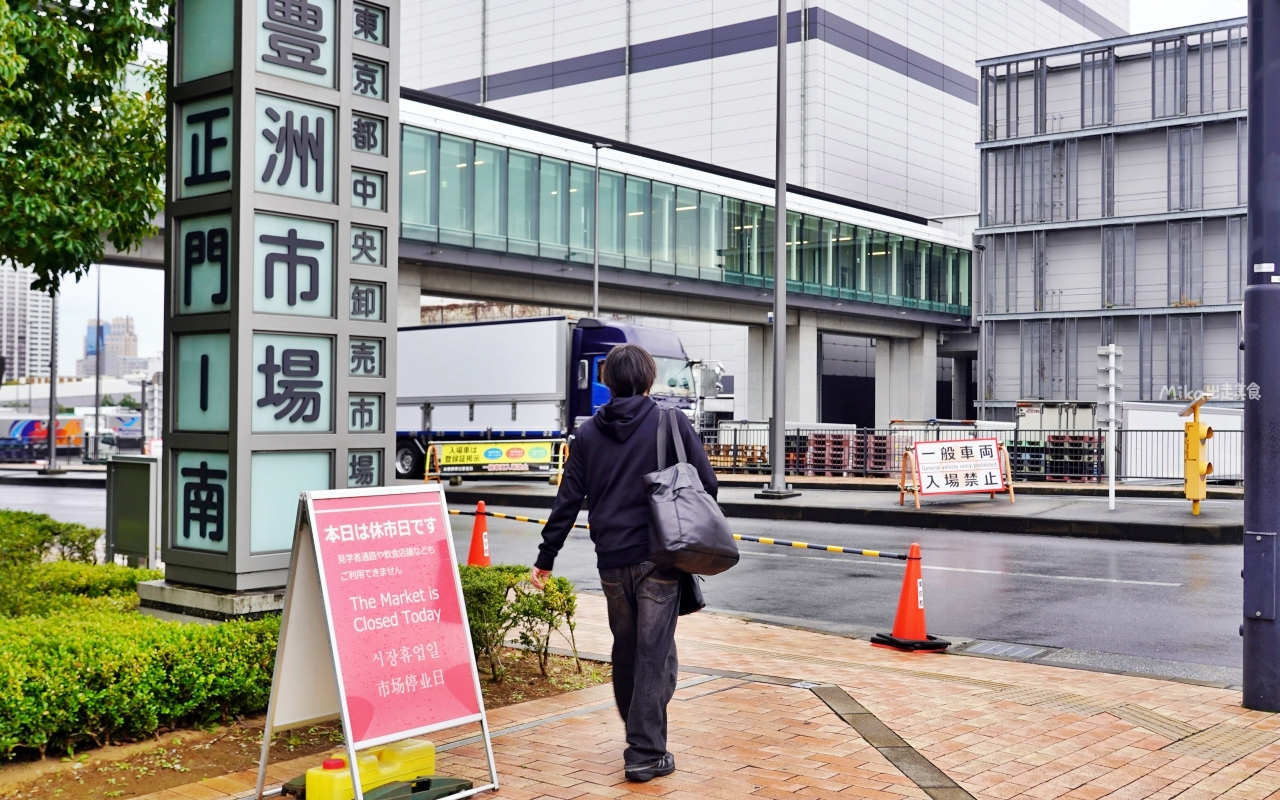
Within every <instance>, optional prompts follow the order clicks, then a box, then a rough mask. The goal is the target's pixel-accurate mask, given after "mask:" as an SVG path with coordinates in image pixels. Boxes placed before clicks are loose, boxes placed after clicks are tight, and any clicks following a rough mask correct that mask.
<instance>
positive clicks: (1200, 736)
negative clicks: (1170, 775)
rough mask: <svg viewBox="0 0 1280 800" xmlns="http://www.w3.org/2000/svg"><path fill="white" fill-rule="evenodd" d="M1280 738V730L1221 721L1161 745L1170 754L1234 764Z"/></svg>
mask: <svg viewBox="0 0 1280 800" xmlns="http://www.w3.org/2000/svg"><path fill="white" fill-rule="evenodd" d="M1277 739H1280V730H1275V731H1260V730H1255V729H1253V728H1242V727H1240V726H1239V725H1229V724H1227V723H1225V722H1224V723H1219V724H1217V725H1214V726H1213V727H1212V728H1206V729H1205V730H1202V731H1200V732H1199V733H1195V734H1192V735H1191V736H1188V737H1187V738H1185V739H1183V740H1182V741H1179V742H1174V743H1173V744H1170V745H1166V746H1165V747H1163V748H1161V749H1162V750H1166V751H1168V752H1170V753H1179V754H1181V755H1186V756H1196V757H1198V758H1207V759H1209V760H1211V761H1221V762H1223V763H1224V764H1230V763H1232V762H1234V761H1239V760H1240V759H1242V758H1244V757H1245V756H1247V755H1249V754H1250V753H1252V752H1254V751H1255V750H1261V749H1262V748H1264V747H1266V746H1267V745H1269V744H1271V743H1273V742H1275V741H1276V740H1277Z"/></svg>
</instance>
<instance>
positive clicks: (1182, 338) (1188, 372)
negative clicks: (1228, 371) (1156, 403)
mask: <svg viewBox="0 0 1280 800" xmlns="http://www.w3.org/2000/svg"><path fill="white" fill-rule="evenodd" d="M1165 353H1166V354H1167V364H1166V367H1165V376H1166V378H1165V385H1164V387H1163V388H1162V389H1161V391H1160V398H1159V399H1161V400H1185V399H1189V398H1190V397H1191V394H1192V392H1196V391H1199V390H1200V389H1201V388H1202V387H1203V386H1204V315H1203V314H1193V315H1188V316H1177V317H1166V318H1165Z"/></svg>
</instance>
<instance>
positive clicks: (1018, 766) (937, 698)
mask: <svg viewBox="0 0 1280 800" xmlns="http://www.w3.org/2000/svg"><path fill="white" fill-rule="evenodd" d="M579 609H580V610H579V619H580V623H579V626H578V636H577V638H578V644H579V647H580V648H581V649H582V650H583V651H584V652H597V653H607V652H608V651H609V643H610V639H609V632H608V628H607V626H606V623H605V610H604V601H603V599H602V598H599V597H596V596H589V595H583V596H581V598H580V602H579ZM676 639H677V642H678V644H679V649H680V660H681V665H682V668H683V669H684V670H686V671H684V672H682V674H681V685H682V688H681V689H680V690H679V691H678V692H677V694H676V701H675V702H673V703H672V704H671V710H670V730H671V741H670V748H671V751H672V752H673V753H674V754H675V756H676V763H677V766H678V771H677V772H676V774H674V775H672V776H670V777H668V778H660V779H657V780H655V781H653V782H652V783H648V784H628V783H625V782H624V781H623V779H622V770H621V764H622V750H623V746H624V745H623V741H622V735H623V733H622V725H621V723H620V722H619V721H618V717H617V712H616V711H614V710H613V707H612V703H611V695H610V691H609V687H607V686H602V687H596V688H593V689H587V690H585V691H582V692H575V693H573V694H568V695H562V696H560V697H556V698H550V699H547V700H537V701H533V702H529V703H522V704H520V705H517V706H511V707H508V708H504V709H499V710H497V711H495V712H493V714H491V728H492V729H493V730H494V732H495V734H496V737H495V739H494V750H495V755H496V757H497V760H498V770H499V777H500V779H501V781H502V784H503V788H502V790H501V792H500V793H499V794H498V795H497V796H500V797H504V798H514V799H515V800H533V799H534V798H565V799H566V800H567V799H568V798H603V797H610V798H616V797H636V798H638V797H642V796H661V797H666V798H672V800H683V799H684V798H739V797H760V798H787V797H795V798H800V797H811V798H850V797H865V798H882V799H883V800H891V799H896V798H905V797H913V798H925V797H926V796H927V797H931V798H934V800H961V798H965V797H968V796H974V797H980V798H999V799H1001V800H1003V799H1004V798H1013V797H1025V798H1037V799H1038V800H1053V798H1058V797H1064V798H1071V800H1077V799H1078V800H1097V798H1102V797H1108V798H1116V799H1117V800H1131V799H1134V800H1136V798H1157V799H1159V800H1163V799H1164V798H1173V797H1178V798H1181V799H1182V800H1201V799H1202V798H1209V797H1228V798H1242V799H1247V800H1261V798H1266V797H1276V798H1280V763H1278V762H1280V716H1278V715H1272V714H1264V713H1260V712H1251V711H1245V710H1244V709H1242V708H1240V705H1239V703H1240V697H1239V693H1238V692H1234V691H1228V690H1224V689H1218V688H1212V687H1206V686H1198V685H1193V684H1188V683H1175V682H1170V681H1162V680H1155V679H1151V678H1139V677H1131V676H1121V675H1111V674H1106V673H1097V672H1086V671H1080V670H1072V669H1066V668H1062V667H1051V666H1046V665H1039V664H1030V663H1021V662H1008V661H997V660H990V659H980V658H972V657H965V656H951V655H919V656H912V655H906V654H900V653H895V652H892V651H887V650H881V649H877V648H873V647H871V646H870V645H869V644H868V643H867V642H866V641H861V640H850V639H845V638H841V637H837V636H829V635H824V634H818V633H811V632H806V631H797V630H792V629H789V628H782V627H776V626H770V625H762V624H759V623H752V622H746V621H742V620H738V619H734V618H731V617H725V616H716V615H712V614H697V615H694V616H692V617H686V618H684V619H682V620H681V622H680V626H679V630H678V632H677V637H676ZM837 687H838V688H837ZM474 733H475V732H474V730H472V731H468V730H465V729H460V730H459V731H457V732H456V733H455V734H454V735H453V736H452V737H451V738H437V739H436V742H437V744H438V745H440V748H441V752H440V754H439V770H440V772H441V773H443V774H453V775H464V776H467V777H475V778H480V777H481V776H482V774H483V773H484V757H483V752H482V750H481V748H480V747H479V746H478V745H477V744H476V743H475V742H474V741H473V740H472V739H471V737H473V736H474ZM318 762H319V759H318V758H315V757H312V758H308V759H299V760H298V761H296V762H289V763H286V764H278V765H276V766H274V767H273V768H272V770H271V776H272V781H273V782H275V783H276V784H278V783H279V782H280V781H282V780H284V779H286V778H288V777H291V776H293V775H296V774H298V773H299V772H301V771H302V770H303V769H305V768H306V767H308V766H312V765H314V764H316V763H318ZM253 777H254V776H253V775H250V774H244V773H241V774H237V775H231V776H226V777H224V778H215V779H211V780H207V781H202V782H201V783H198V784H192V785H189V786H185V787H180V788H177V789H172V790H168V791H165V792H160V793H156V794H153V795H149V796H148V797H147V798H146V799H145V800H223V799H224V798H233V797H236V798H238V797H243V796H245V794H251V792H250V791H249V790H250V789H251V787H252V781H253Z"/></svg>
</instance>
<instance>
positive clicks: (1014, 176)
mask: <svg viewBox="0 0 1280 800" xmlns="http://www.w3.org/2000/svg"><path fill="white" fill-rule="evenodd" d="M1017 153H1018V148H1016V147H1002V148H1000V149H998V150H988V151H987V152H986V159H987V168H986V170H985V172H986V186H985V187H984V189H985V191H986V200H987V202H986V217H987V219H986V222H985V223H984V224H986V225H1012V224H1013V223H1014V222H1015V221H1016V215H1015V211H1016V206H1015V200H1016V198H1017V185H1018V184H1017V181H1018V167H1017V164H1018V160H1017Z"/></svg>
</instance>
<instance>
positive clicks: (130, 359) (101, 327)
mask: <svg viewBox="0 0 1280 800" xmlns="http://www.w3.org/2000/svg"><path fill="white" fill-rule="evenodd" d="M95 340H101V342H102V374H103V375H104V376H109V377H112V378H122V377H124V376H125V375H127V374H129V373H132V372H137V371H139V369H141V370H142V371H144V372H145V371H146V369H147V366H148V364H147V363H146V359H142V363H141V364H139V363H138V362H139V359H138V336H137V334H136V333H134V330H133V317H116V318H114V319H112V320H111V321H110V322H108V321H106V320H105V319H103V320H97V319H91V320H89V322H88V324H87V325H86V326H85V334H84V358H81V359H79V360H78V361H76V376H77V377H80V378H88V377H91V376H93V375H94V374H95V371H96V370H97V365H98V347H97V342H96V341H95Z"/></svg>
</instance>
